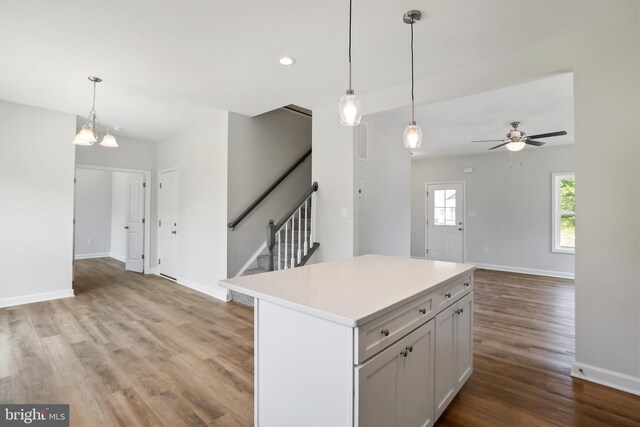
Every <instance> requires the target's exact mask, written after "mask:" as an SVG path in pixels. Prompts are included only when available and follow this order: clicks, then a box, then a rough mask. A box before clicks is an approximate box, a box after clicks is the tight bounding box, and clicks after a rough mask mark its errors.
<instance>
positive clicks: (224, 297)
mask: <svg viewBox="0 0 640 427" xmlns="http://www.w3.org/2000/svg"><path fill="white" fill-rule="evenodd" d="M151 270H152V273H150V274H155V275H157V276H160V277H162V278H165V279H167V280H171V279H169V278H168V277H165V276H163V275H161V274H160V272H159V271H158V269H157V268H153V269H151ZM173 282H175V283H177V284H178V285H181V286H184V287H185V288H189V289H193V290H194V291H198V292H200V293H203V294H205V295H209V296H210V297H214V298H216V299H219V300H220V301H224V302H228V301H229V291H227V290H226V289H224V288H221V287H219V286H215V287H214V286H210V285H203V284H202V283H198V282H194V281H193V280H189V279H185V278H178V279H176V280H173Z"/></svg>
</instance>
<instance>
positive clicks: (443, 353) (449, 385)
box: [435, 304, 458, 420]
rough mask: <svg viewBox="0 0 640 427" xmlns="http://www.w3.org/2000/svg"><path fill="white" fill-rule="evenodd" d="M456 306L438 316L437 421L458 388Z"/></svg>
mask: <svg viewBox="0 0 640 427" xmlns="http://www.w3.org/2000/svg"><path fill="white" fill-rule="evenodd" d="M456 310H457V307H456V304H453V305H452V306H451V307H449V308H447V309H445V310H443V311H442V312H440V313H439V314H438V315H437V316H436V325H435V326H436V340H435V347H436V349H435V355H436V357H435V362H436V363H435V365H436V367H435V383H436V385H435V411H436V420H437V419H438V417H440V415H441V414H442V413H443V412H444V410H445V409H446V408H447V405H449V403H450V402H451V401H452V400H453V397H454V396H455V392H456V390H457V386H458V378H456V376H457V372H456V370H457V369H456V368H457V367H456V359H455V357H456V316H457V314H456Z"/></svg>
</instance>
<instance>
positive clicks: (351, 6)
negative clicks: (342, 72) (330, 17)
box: [349, 0, 353, 90]
mask: <svg viewBox="0 0 640 427" xmlns="http://www.w3.org/2000/svg"><path fill="white" fill-rule="evenodd" d="M352 10H353V0H349V90H351V89H352V88H351V15H352V13H353V12H352Z"/></svg>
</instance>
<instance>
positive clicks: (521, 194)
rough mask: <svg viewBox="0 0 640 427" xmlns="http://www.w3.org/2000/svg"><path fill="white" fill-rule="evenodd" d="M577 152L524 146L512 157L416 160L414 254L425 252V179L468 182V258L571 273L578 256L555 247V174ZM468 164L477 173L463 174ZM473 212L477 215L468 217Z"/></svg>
mask: <svg viewBox="0 0 640 427" xmlns="http://www.w3.org/2000/svg"><path fill="white" fill-rule="evenodd" d="M574 151H575V150H574V146H573V145H563V146H558V147H553V148H551V147H548V148H547V147H545V148H541V149H535V148H526V149H524V150H523V151H520V152H518V153H514V154H513V157H511V152H509V151H507V150H503V151H496V152H492V153H486V154H479V155H473V156H459V157H444V158H433V159H422V160H414V161H413V162H412V167H411V175H412V180H411V181H412V182H411V188H412V190H411V193H412V196H411V255H412V256H417V257H423V256H424V249H425V246H424V237H425V236H424V234H425V232H424V225H425V213H424V202H425V194H424V192H425V183H426V182H439V181H465V182H466V211H467V218H466V226H465V232H466V260H467V261H468V262H472V263H473V262H477V263H482V264H489V265H493V266H504V267H512V268H518V269H529V270H541V271H542V272H558V273H569V274H572V273H573V272H574V257H575V256H574V255H572V254H559V253H553V252H551V197H552V196H551V174H552V173H553V172H573V171H574V170H575V167H574V157H575V156H574ZM465 167H472V168H473V173H470V174H467V173H464V171H463V169H464V168H465ZM577 186H578V188H579V187H580V182H579V181H578V182H577ZM579 191H580V190H579V189H578V197H580V193H579ZM469 211H475V212H476V214H477V216H475V217H469V216H468V213H469ZM577 215H578V221H580V219H579V215H580V213H579V212H578V214H577ZM485 246H486V247H487V248H488V253H484V252H483V247H485Z"/></svg>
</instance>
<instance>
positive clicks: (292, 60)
mask: <svg viewBox="0 0 640 427" xmlns="http://www.w3.org/2000/svg"><path fill="white" fill-rule="evenodd" d="M278 63H279V64H280V65H287V66H288V65H293V64H295V63H296V59H295V58H292V57H290V56H283V57H281V58H278Z"/></svg>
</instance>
